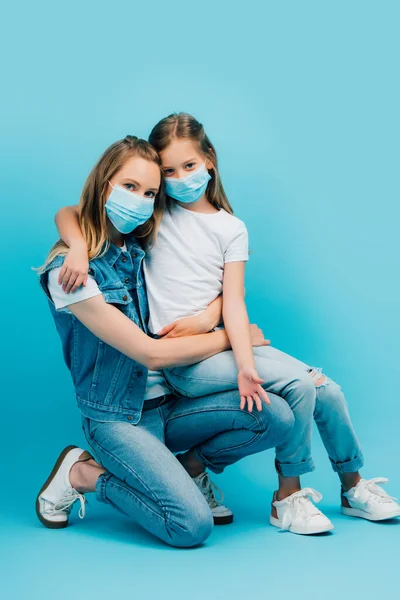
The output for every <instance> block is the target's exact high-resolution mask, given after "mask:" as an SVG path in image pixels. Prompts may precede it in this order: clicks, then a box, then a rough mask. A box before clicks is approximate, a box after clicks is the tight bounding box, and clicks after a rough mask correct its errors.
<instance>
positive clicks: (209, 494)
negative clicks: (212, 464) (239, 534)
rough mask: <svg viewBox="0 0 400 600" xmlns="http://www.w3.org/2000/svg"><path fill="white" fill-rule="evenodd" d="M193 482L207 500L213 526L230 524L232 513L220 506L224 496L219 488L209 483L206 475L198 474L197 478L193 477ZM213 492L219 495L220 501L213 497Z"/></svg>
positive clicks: (208, 477) (225, 507) (209, 480)
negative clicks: (212, 518)
mask: <svg viewBox="0 0 400 600" xmlns="http://www.w3.org/2000/svg"><path fill="white" fill-rule="evenodd" d="M193 481H194V482H195V484H196V485H197V487H198V488H199V490H200V491H201V493H202V494H203V496H204V497H205V499H206V500H207V503H208V506H209V507H210V510H211V512H212V514H213V517H214V525H228V524H229V523H232V521H233V512H232V511H231V510H230V509H229V508H228V507H227V506H224V505H223V504H222V503H223V501H224V495H223V493H222V491H221V490H220V489H219V487H217V486H216V485H215V483H213V482H212V481H211V479H210V476H209V475H208V473H200V475H198V476H197V477H193ZM215 491H217V492H218V493H219V494H220V501H218V500H217V498H216V497H215Z"/></svg>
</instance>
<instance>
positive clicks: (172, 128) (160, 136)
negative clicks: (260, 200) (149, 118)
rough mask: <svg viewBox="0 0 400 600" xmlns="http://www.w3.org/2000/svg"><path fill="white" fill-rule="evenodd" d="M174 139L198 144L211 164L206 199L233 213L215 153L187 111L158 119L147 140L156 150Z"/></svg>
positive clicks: (159, 150)
mask: <svg viewBox="0 0 400 600" xmlns="http://www.w3.org/2000/svg"><path fill="white" fill-rule="evenodd" d="M174 139H188V140H192V141H193V142H197V143H198V144H199V147H200V150H201V152H202V153H203V155H204V156H205V158H206V159H207V160H208V161H209V162H210V163H211V164H212V168H211V170H210V171H211V172H210V175H211V179H210V181H209V183H208V186H207V190H206V196H207V200H208V201H209V202H210V204H212V205H213V206H215V208H218V209H219V208H223V209H224V210H226V211H227V212H228V213H230V214H233V209H232V206H231V205H230V203H229V200H228V198H227V196H226V194H225V190H224V188H223V185H222V182H221V177H220V175H219V171H218V160H217V153H216V151H215V148H214V146H213V144H212V143H211V141H210V138H209V137H208V136H207V134H206V132H205V131H204V127H203V125H202V124H201V123H199V121H197V120H196V119H195V118H194V117H192V115H189V114H187V113H182V112H181V113H172V115H169V116H168V117H165V118H164V119H162V120H161V121H159V122H158V123H157V125H155V126H154V127H153V129H152V131H151V133H150V136H149V142H150V144H151V145H152V146H154V148H155V149H156V150H157V152H162V151H163V150H165V148H166V147H167V146H169V144H170V143H171V142H172V140H174Z"/></svg>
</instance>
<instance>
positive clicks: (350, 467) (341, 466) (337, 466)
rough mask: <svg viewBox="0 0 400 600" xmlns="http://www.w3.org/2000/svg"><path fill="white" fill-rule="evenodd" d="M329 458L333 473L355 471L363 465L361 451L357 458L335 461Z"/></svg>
mask: <svg viewBox="0 0 400 600" xmlns="http://www.w3.org/2000/svg"><path fill="white" fill-rule="evenodd" d="M329 460H330V461H331V465H332V469H333V470H334V471H335V473H356V472H357V471H359V470H360V469H361V467H362V466H363V465H364V457H363V455H362V454H361V453H360V454H359V455H358V456H357V458H353V459H352V460H346V461H345V462H335V461H334V460H332V459H331V458H330V459H329Z"/></svg>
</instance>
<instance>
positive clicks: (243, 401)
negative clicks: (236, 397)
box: [240, 396, 246, 410]
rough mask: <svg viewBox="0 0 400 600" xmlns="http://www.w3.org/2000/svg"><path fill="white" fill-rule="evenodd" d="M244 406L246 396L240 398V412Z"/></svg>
mask: <svg viewBox="0 0 400 600" xmlns="http://www.w3.org/2000/svg"><path fill="white" fill-rule="evenodd" d="M245 406H246V396H240V410H243V409H244V407H245Z"/></svg>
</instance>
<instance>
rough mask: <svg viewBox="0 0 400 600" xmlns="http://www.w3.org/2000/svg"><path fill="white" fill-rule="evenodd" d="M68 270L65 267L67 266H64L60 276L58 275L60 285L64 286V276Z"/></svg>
mask: <svg viewBox="0 0 400 600" xmlns="http://www.w3.org/2000/svg"><path fill="white" fill-rule="evenodd" d="M67 270H68V269H67V267H66V266H65V264H63V266H62V267H61V271H60V274H59V275H58V285H62V283H63V279H64V275H65V274H66V272H67Z"/></svg>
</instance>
